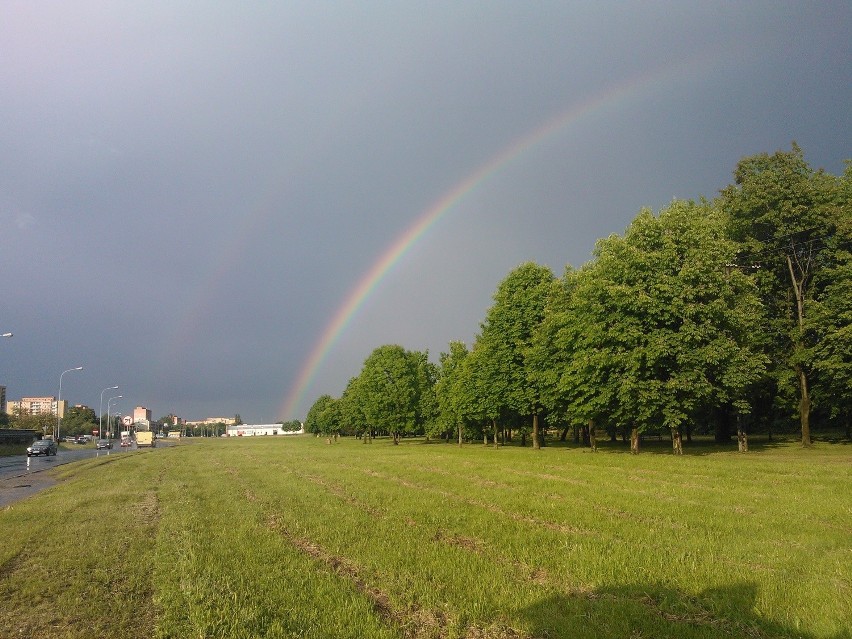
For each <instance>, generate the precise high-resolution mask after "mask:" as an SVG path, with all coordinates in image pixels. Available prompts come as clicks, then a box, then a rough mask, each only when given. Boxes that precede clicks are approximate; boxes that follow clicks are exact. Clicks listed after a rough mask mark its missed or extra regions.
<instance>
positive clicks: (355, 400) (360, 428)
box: [339, 377, 372, 443]
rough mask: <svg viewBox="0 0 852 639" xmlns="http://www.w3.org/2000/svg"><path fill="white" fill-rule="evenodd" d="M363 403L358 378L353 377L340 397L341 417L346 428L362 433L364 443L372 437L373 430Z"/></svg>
mask: <svg viewBox="0 0 852 639" xmlns="http://www.w3.org/2000/svg"><path fill="white" fill-rule="evenodd" d="M363 403H364V400H363V397H362V393H361V391H360V386H359V385H358V378H357V377H353V378H351V379H350V380H349V383H347V384H346V389H345V390H344V391H343V395H342V396H341V397H340V407H339V408H340V419H341V422H342V425H343V427H344V428H345V429H346V430H349V431H352V432H354V433H355V434H356V435H358V434H360V435H362V436H363V438H364V443H367V441H369V440H370V439H371V437H370V435H371V432H372V430H371V428H370V425H369V423H368V422H367V417H366V416H365V415H364V408H363Z"/></svg>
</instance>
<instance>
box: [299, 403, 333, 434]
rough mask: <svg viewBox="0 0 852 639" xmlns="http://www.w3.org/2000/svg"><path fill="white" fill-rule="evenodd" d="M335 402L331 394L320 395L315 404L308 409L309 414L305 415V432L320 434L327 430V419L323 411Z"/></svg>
mask: <svg viewBox="0 0 852 639" xmlns="http://www.w3.org/2000/svg"><path fill="white" fill-rule="evenodd" d="M333 402H334V398H333V397H332V396H331V395H328V394H325V395H320V396H319V397H318V398H317V400H316V401H315V402H314V403H313V406H311V408H310V409H309V410H308V415H307V417H305V432H308V433H311V434H312V435H320V434H324V433H325V432H326V430H325V426H326V421H325V419H324V415H323V413H324V412H325V411H326V409H327V408H328V407H329V406H330V405H331V404H332V403H333Z"/></svg>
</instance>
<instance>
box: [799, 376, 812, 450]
mask: <svg viewBox="0 0 852 639" xmlns="http://www.w3.org/2000/svg"><path fill="white" fill-rule="evenodd" d="M796 377H798V378H799V392H800V393H801V395H800V397H799V420H800V421H801V424H802V446H804V447H805V448H809V447H810V445H811V396H810V394H809V393H808V378H807V375H805V369H804V368H802V366H801V365H797V366H796Z"/></svg>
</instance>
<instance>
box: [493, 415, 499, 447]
mask: <svg viewBox="0 0 852 639" xmlns="http://www.w3.org/2000/svg"><path fill="white" fill-rule="evenodd" d="M491 424H492V426H493V427H494V448H497V446H498V444H497V420H496V419H492V420H491Z"/></svg>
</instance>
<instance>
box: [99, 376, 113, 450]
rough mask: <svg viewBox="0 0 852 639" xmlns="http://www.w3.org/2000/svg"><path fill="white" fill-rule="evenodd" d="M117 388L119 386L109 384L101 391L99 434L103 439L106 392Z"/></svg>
mask: <svg viewBox="0 0 852 639" xmlns="http://www.w3.org/2000/svg"><path fill="white" fill-rule="evenodd" d="M117 389H118V386H107V387H106V388H105V389H104V390H102V391H101V406H100V408H99V409H98V435H100V437H101V439H104V392H105V391H108V390H117ZM106 439H109V437H106Z"/></svg>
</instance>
